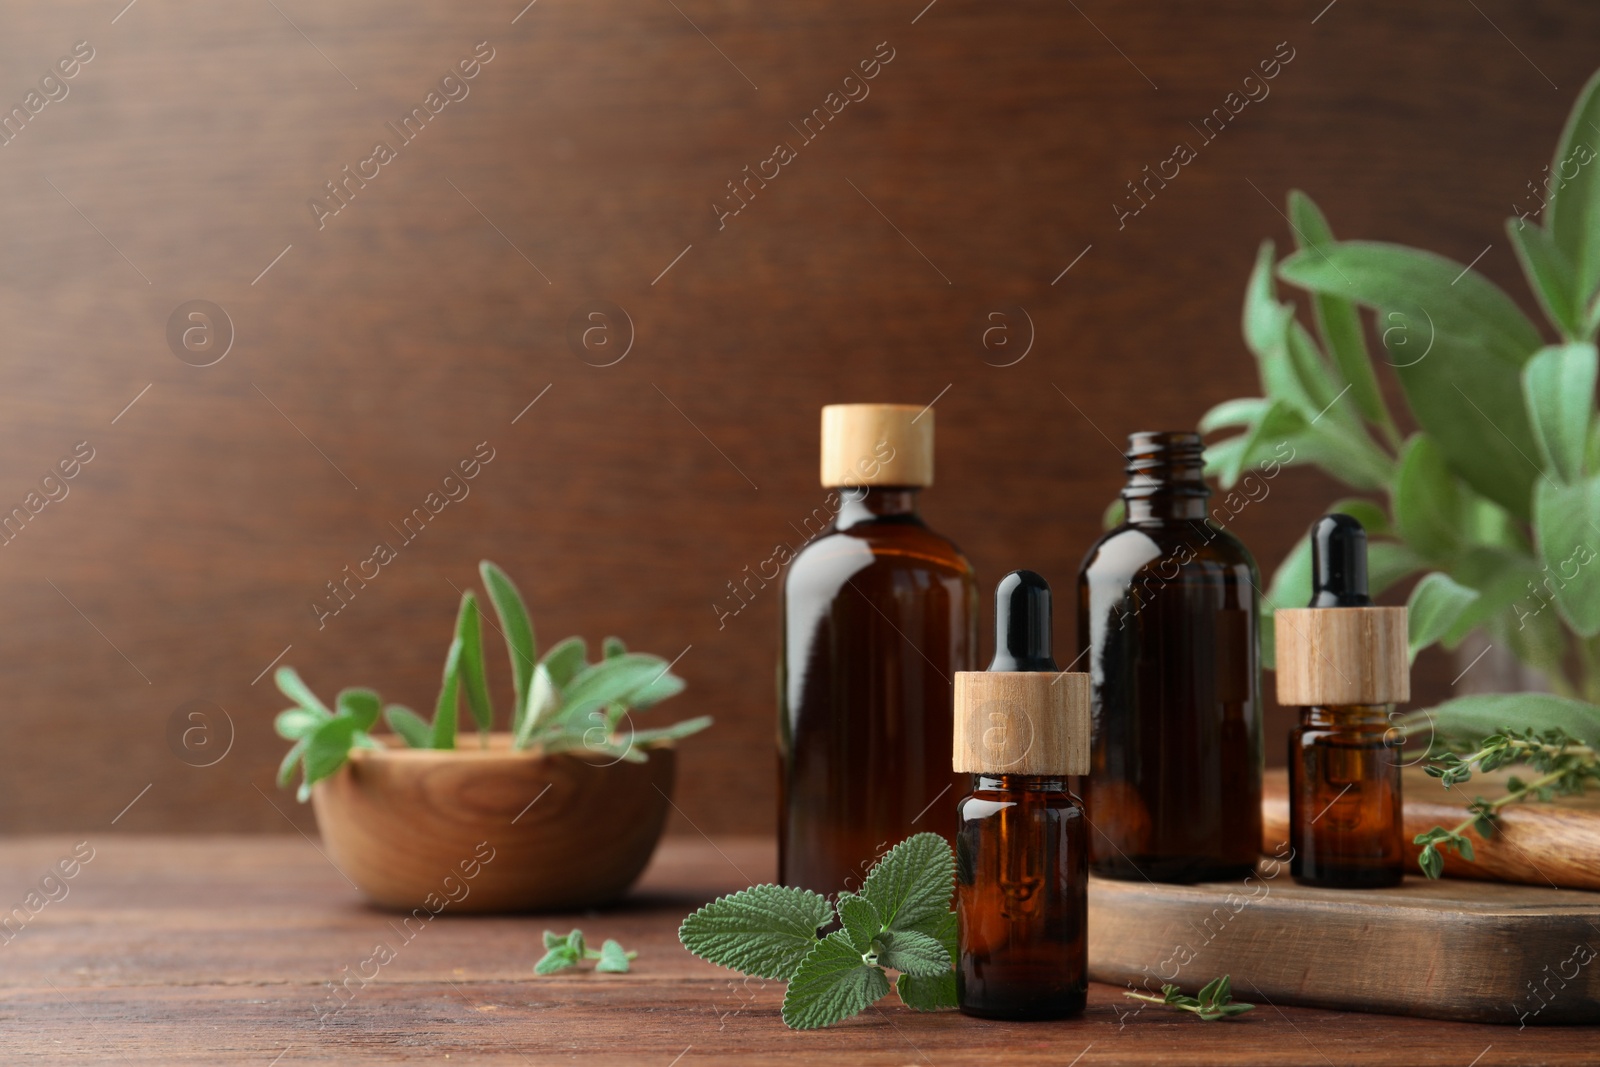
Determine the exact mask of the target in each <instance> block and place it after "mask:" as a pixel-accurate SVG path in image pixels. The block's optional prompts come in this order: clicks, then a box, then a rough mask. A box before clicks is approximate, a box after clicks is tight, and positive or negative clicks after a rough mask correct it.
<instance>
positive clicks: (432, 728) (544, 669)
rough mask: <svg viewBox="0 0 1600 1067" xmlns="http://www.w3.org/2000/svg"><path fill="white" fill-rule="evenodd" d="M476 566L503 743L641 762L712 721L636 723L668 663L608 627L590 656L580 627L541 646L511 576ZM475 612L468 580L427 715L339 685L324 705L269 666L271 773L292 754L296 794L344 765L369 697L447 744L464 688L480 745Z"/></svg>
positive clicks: (282, 773)
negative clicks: (507, 721) (490, 629)
mask: <svg viewBox="0 0 1600 1067" xmlns="http://www.w3.org/2000/svg"><path fill="white" fill-rule="evenodd" d="M478 571H479V574H480V576H481V577H482V579H483V587H484V589H485V590H486V591H487V593H488V596H489V601H490V603H491V604H492V605H493V606H494V611H495V616H496V618H497V619H498V620H499V624H500V625H499V630H500V633H501V635H502V636H503V637H504V638H505V644H506V654H507V655H508V657H509V658H510V661H511V688H512V694H513V706H512V712H511V745H512V747H513V748H514V749H519V750H527V751H533V752H538V753H542V754H545V755H553V754H555V753H560V752H574V751H583V752H586V753H592V754H594V755H596V756H599V757H609V758H610V759H612V760H613V761H615V760H627V761H629V762H633V763H643V762H645V760H646V759H647V758H648V752H649V749H650V748H651V747H652V746H658V745H663V744H670V743H672V742H674V741H677V740H679V739H681V738H684V737H688V736H689V735H690V734H695V733H699V732H700V731H701V730H704V729H705V728H706V727H707V726H710V725H711V717H710V716H708V715H701V716H697V717H695V718H692V719H685V720H683V721H682V722H678V723H675V724H673V725H671V726H664V727H654V728H650V729H636V728H635V727H634V726H633V722H632V713H633V712H635V711H644V710H646V709H648V708H651V707H654V706H655V705H656V704H659V703H661V702H662V701H663V700H666V699H667V698H669V697H673V696H676V695H677V694H678V693H681V692H682V691H683V679H681V678H679V677H678V676H677V675H675V674H673V673H672V672H671V670H670V667H671V665H670V664H669V663H668V662H667V661H666V660H665V659H662V658H661V657H660V656H652V655H649V654H646V653H640V652H629V651H628V649H627V646H625V645H624V644H623V643H622V641H621V640H619V639H618V638H615V637H608V638H606V639H605V641H604V643H603V644H602V646H601V651H602V656H601V658H600V659H599V660H598V661H596V662H592V663H591V662H590V661H589V652H588V645H587V643H586V642H585V641H584V640H583V638H581V637H568V638H566V639H565V640H563V641H558V642H557V643H556V644H555V645H553V646H552V647H551V648H550V649H549V650H548V651H546V652H545V654H544V656H543V657H542V658H540V657H539V656H538V645H537V642H536V639H535V637H534V631H533V622H532V620H531V619H530V617H529V615H528V609H527V605H526V604H525V603H524V601H523V599H522V594H521V592H520V591H518V589H517V587H516V585H515V583H513V582H512V581H511V579H510V577H509V576H507V574H506V573H505V571H503V570H501V569H500V568H499V567H497V566H496V565H495V564H493V563H491V562H489V561H488V560H484V561H483V562H482V563H480V564H479V565H478ZM483 621H484V617H483V614H482V612H481V611H480V610H479V608H478V598H477V596H476V595H475V594H474V593H473V592H472V591H471V590H468V591H467V592H465V593H463V594H462V596H461V607H460V610H459V611H458V612H457V613H456V624H455V630H454V633H453V635H452V638H451V641H450V648H449V651H448V652H447V653H446V655H445V662H444V676H443V680H442V682H441V684H440V688H439V697H438V700H437V701H436V702H435V704H434V712H433V720H432V722H429V721H427V720H425V719H423V718H422V716H420V715H418V714H417V713H416V712H414V711H412V710H411V709H410V708H408V707H406V706H404V705H403V704H390V705H388V706H387V707H383V706H382V702H381V700H380V699H379V697H378V694H377V693H375V692H373V691H372V690H371V689H359V688H358V689H345V690H342V691H341V692H340V693H339V696H338V698H337V699H336V700H335V701H334V708H335V710H332V711H330V710H329V709H328V707H327V705H325V704H323V703H322V701H321V700H320V699H318V698H317V696H316V694H315V693H313V692H312V691H311V689H310V687H309V686H307V685H306V684H305V682H304V681H302V680H301V678H300V676H299V675H298V674H297V673H295V671H294V669H293V668H292V667H280V668H278V670H277V672H276V674H275V675H274V680H275V681H276V682H277V684H278V689H279V690H280V691H281V692H282V693H283V695H284V696H286V697H288V698H289V699H290V700H292V701H294V704H295V706H294V707H292V708H289V709H288V710H286V711H283V712H281V713H279V715H278V718H277V720H276V723H275V726H276V728H277V731H278V735H279V736H280V737H283V738H285V739H286V740H289V741H292V742H294V744H293V746H292V747H291V748H290V749H289V752H288V754H287V755H286V756H284V758H283V763H282V764H281V765H280V766H279V768H278V784H279V785H280V786H284V787H287V786H288V784H289V783H290V781H292V780H293V777H294V770H295V766H296V765H297V764H298V765H299V767H300V769H301V781H300V789H299V792H298V796H299V798H300V800H301V801H305V800H306V799H307V798H308V797H310V795H311V786H312V785H314V784H316V783H317V782H318V781H320V780H321V779H323V778H326V777H328V776H329V775H331V774H333V773H334V772H335V771H337V770H338V769H339V768H340V767H341V766H343V765H344V761H345V760H346V759H347V758H348V757H349V753H350V750H351V749H352V748H379V747H382V745H381V743H380V742H379V741H378V740H376V739H375V738H374V737H373V736H372V729H373V727H374V726H375V725H376V724H377V722H378V718H379V710H380V708H382V717H383V719H384V721H385V722H387V723H388V725H389V728H390V729H391V730H393V731H394V733H395V735H397V736H398V738H399V739H400V740H401V741H403V742H404V743H405V744H406V745H408V746H410V747H411V748H433V749H453V748H455V747H456V728H457V725H458V723H459V720H460V714H461V703H462V700H463V698H464V699H465V702H466V705H467V710H468V712H469V713H470V714H471V716H472V721H473V724H474V725H475V726H476V727H477V730H478V738H479V743H480V744H481V745H487V744H488V735H489V731H490V730H491V729H492V727H493V724H494V706H493V704H492V703H491V701H490V697H489V685H488V678H487V669H486V667H485V664H484V651H483V626H482V624H483Z"/></svg>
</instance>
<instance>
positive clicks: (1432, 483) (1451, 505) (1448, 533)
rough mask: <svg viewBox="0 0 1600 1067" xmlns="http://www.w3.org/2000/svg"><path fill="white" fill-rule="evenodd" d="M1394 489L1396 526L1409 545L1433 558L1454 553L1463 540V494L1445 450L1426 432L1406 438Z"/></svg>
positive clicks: (1449, 555)
mask: <svg viewBox="0 0 1600 1067" xmlns="http://www.w3.org/2000/svg"><path fill="white" fill-rule="evenodd" d="M1391 493H1392V497H1393V506H1394V521H1395V526H1396V527H1397V528H1398V529H1399V530H1400V535H1401V537H1403V538H1404V539H1405V542H1406V543H1407V544H1408V545H1410V546H1411V547H1412V548H1414V549H1416V550H1417V551H1418V552H1420V553H1421V554H1422V555H1423V556H1424V557H1426V558H1428V559H1431V560H1446V559H1449V558H1450V557H1451V556H1452V555H1454V553H1455V552H1456V551H1457V550H1458V549H1459V548H1460V544H1461V514H1462V494H1461V490H1460V488H1459V486H1458V484H1457V482H1456V478H1455V475H1454V474H1453V473H1451V470H1450V466H1449V464H1448V463H1447V462H1446V461H1445V456H1444V452H1443V451H1442V450H1441V449H1440V448H1439V446H1438V445H1437V444H1436V443H1434V441H1433V439H1432V438H1430V437H1429V436H1428V435H1427V434H1425V433H1419V434H1413V435H1412V437H1411V440H1409V441H1407V442H1406V447H1405V451H1404V452H1403V453H1402V454H1401V456H1400V472H1399V474H1398V475H1397V476H1396V477H1395V481H1394V486H1393V488H1392V490H1391Z"/></svg>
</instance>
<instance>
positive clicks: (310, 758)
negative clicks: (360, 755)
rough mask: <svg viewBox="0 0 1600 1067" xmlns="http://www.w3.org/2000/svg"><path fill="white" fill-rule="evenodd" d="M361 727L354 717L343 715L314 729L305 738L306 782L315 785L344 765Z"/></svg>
mask: <svg viewBox="0 0 1600 1067" xmlns="http://www.w3.org/2000/svg"><path fill="white" fill-rule="evenodd" d="M360 730H361V725H360V723H358V722H357V721H356V720H355V718H354V717H352V716H349V715H340V716H338V717H336V718H332V719H329V720H328V721H327V722H325V723H323V724H322V725H321V726H318V727H317V728H316V729H315V730H314V731H312V733H311V735H310V736H309V737H308V738H307V739H306V751H305V783H306V785H315V784H316V783H317V782H320V781H321V780H322V779H324V778H326V777H328V776H329V775H331V774H333V773H334V772H335V771H337V770H338V769H339V768H340V767H342V766H344V761H345V760H346V759H347V758H348V757H349V755H350V746H351V745H353V744H354V743H355V738H356V735H357V734H358V733H359V732H360Z"/></svg>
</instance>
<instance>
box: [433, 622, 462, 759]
mask: <svg viewBox="0 0 1600 1067" xmlns="http://www.w3.org/2000/svg"><path fill="white" fill-rule="evenodd" d="M460 685H461V637H460V635H459V634H458V635H457V636H456V638H455V639H454V640H452V641H451V642H450V650H449V651H448V652H446V653H445V657H444V678H443V681H442V682H441V683H440V686H439V699H438V701H437V702H436V703H435V704H434V707H433V745H432V747H433V748H455V747H456V717H457V716H458V715H459V714H460V701H459V700H458V699H457V696H456V694H457V693H458V692H459V689H460Z"/></svg>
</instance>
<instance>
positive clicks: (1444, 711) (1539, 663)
mask: <svg viewBox="0 0 1600 1067" xmlns="http://www.w3.org/2000/svg"><path fill="white" fill-rule="evenodd" d="M1596 146H1600V74H1597V75H1596V76H1595V77H1593V78H1591V79H1590V81H1589V83H1588V85H1586V86H1585V87H1584V89H1583V91H1582V93H1581V94H1580V95H1579V97H1578V100H1577V103H1576V105H1575V106H1574V108H1573V111H1572V113H1571V114H1570V116H1569V117H1568V119H1567V122H1566V126H1565V128H1564V129H1563V130H1562V133H1561V139H1560V141H1559V143H1558V144H1557V146H1556V151H1555V159H1554V162H1553V163H1552V164H1551V167H1550V176H1549V180H1548V186H1549V199H1548V202H1547V203H1546V204H1545V207H1544V209H1543V213H1542V218H1539V219H1533V218H1529V217H1526V216H1518V217H1515V218H1512V219H1509V220H1507V222H1506V236H1507V238H1508V241H1507V243H1509V245H1510V247H1511V249H1513V250H1514V252H1515V255H1516V257H1517V261H1518V263H1519V264H1520V265H1521V267H1522V272H1523V274H1524V276H1525V278H1526V280H1527V283H1528V287H1529V289H1530V290H1531V291H1532V295H1533V299H1534V302H1535V303H1536V304H1537V305H1538V307H1539V309H1540V311H1541V312H1542V314H1543V316H1544V319H1545V321H1544V322H1543V323H1535V322H1534V321H1533V320H1531V319H1530V318H1529V317H1528V316H1527V315H1525V314H1524V313H1523V312H1522V310H1521V309H1519V308H1518V306H1517V304H1516V303H1515V302H1514V301H1513V300H1512V299H1511V297H1510V296H1508V295H1507V294H1506V293H1505V292H1504V291H1503V290H1501V289H1500V288H1499V287H1498V286H1497V285H1495V284H1494V283H1493V282H1491V281H1490V280H1489V279H1488V278H1486V277H1485V276H1484V275H1482V274H1480V273H1479V272H1477V271H1476V270H1474V269H1472V266H1471V265H1463V264H1461V263H1458V262H1455V261H1454V260H1451V259H1448V258H1446V257H1444V256H1440V255H1436V254H1434V253H1431V252H1425V251H1421V250H1418V249H1414V248H1408V247H1405V246H1402V245H1397V244H1385V243H1380V242H1375V241H1352V240H1339V239H1337V238H1335V237H1334V234H1333V231H1332V229H1331V228H1330V227H1329V225H1328V221H1327V220H1326V219H1325V218H1324V217H1323V214H1322V212H1321V211H1320V210H1319V209H1318V208H1317V206H1316V205H1315V204H1314V203H1312V201H1311V198H1310V197H1308V196H1306V195H1305V194H1304V193H1301V192H1299V191H1294V192H1291V193H1290V194H1289V202H1288V219H1289V222H1290V228H1291V229H1292V231H1293V233H1294V239H1295V246H1296V247H1295V251H1293V252H1292V253H1291V254H1289V255H1288V256H1286V257H1284V258H1283V259H1281V260H1279V259H1277V258H1276V254H1275V252H1274V249H1273V245H1272V242H1270V241H1267V242H1264V243H1263V244H1262V246H1261V250H1260V254H1259V255H1258V257H1257V259H1256V264H1255V269H1254V271H1253V272H1252V273H1251V275H1250V280H1249V283H1248V286H1247V288H1246V293H1245V302H1244V321H1243V328H1244V340H1245V343H1246V345H1247V346H1248V348H1249V349H1250V351H1251V352H1252V353H1253V354H1254V356H1255V358H1256V362H1257V366H1258V370H1259V373H1260V378H1261V385H1262V392H1263V394H1264V395H1263V396H1260V397H1254V398H1248V399H1240V400H1229V401H1226V402H1224V403H1222V404H1219V405H1217V406H1216V407H1215V408H1213V409H1212V410H1211V411H1210V412H1208V413H1207V414H1206V415H1205V417H1204V418H1203V419H1202V420H1201V423H1200V429H1201V431H1202V432H1205V433H1211V432H1214V431H1217V430H1223V429H1237V430H1238V431H1239V432H1238V433H1237V434H1236V435H1234V436H1231V437H1228V438H1227V439H1225V440H1222V441H1220V442H1218V443H1216V444H1213V445H1211V446H1210V447H1209V448H1208V449H1207V469H1208V471H1209V472H1210V473H1213V474H1215V475H1216V476H1217V478H1218V480H1219V482H1220V483H1221V485H1222V487H1223V488H1224V489H1225V490H1231V489H1233V487H1234V486H1235V485H1237V484H1239V483H1240V482H1241V481H1243V480H1245V479H1247V478H1249V477H1250V476H1251V473H1252V471H1253V469H1254V468H1255V467H1256V466H1257V465H1258V464H1264V463H1267V462H1283V452H1282V451H1280V447H1281V446H1283V445H1285V444H1287V446H1288V449H1290V450H1292V451H1291V452H1290V456H1291V458H1290V459H1288V461H1287V463H1288V464H1309V465H1312V466H1316V467H1319V468H1321V469H1322V470H1323V471H1325V472H1327V473H1328V474H1330V475H1332V476H1333V477H1334V478H1335V479H1337V480H1339V481H1341V482H1343V483H1344V484H1345V485H1346V486H1348V487H1349V488H1350V490H1352V491H1353V492H1354V494H1355V495H1354V496H1353V497H1351V498H1348V499H1343V500H1339V501H1337V502H1334V503H1332V504H1330V506H1329V508H1328V510H1330V511H1332V510H1336V511H1343V512H1346V513H1348V514H1350V515H1353V516H1355V517H1356V518H1357V519H1359V520H1360V521H1361V522H1362V524H1363V525H1364V526H1366V528H1367V532H1368V534H1369V537H1370V539H1371V540H1370V546H1371V563H1370V570H1371V579H1372V591H1373V592H1374V593H1380V592H1382V591H1383V590H1384V589H1385V588H1388V587H1390V586H1394V585H1396V584H1397V583H1400V582H1402V581H1405V580H1408V579H1415V580H1416V581H1415V585H1414V586H1413V587H1412V590H1411V593H1410V597H1409V601H1408V605H1409V607H1410V643H1411V653H1412V655H1413V656H1415V655H1416V654H1417V653H1418V652H1419V651H1421V650H1422V649H1424V648H1427V647H1429V646H1430V645H1434V644H1442V645H1443V646H1444V647H1446V648H1454V647H1456V646H1457V645H1458V644H1459V643H1460V642H1461V640H1462V639H1463V638H1465V637H1466V636H1467V635H1468V634H1469V633H1471V632H1473V631H1482V632H1483V633H1484V634H1486V635H1487V638H1488V639H1489V640H1490V641H1491V642H1493V644H1495V645H1497V646H1499V647H1502V648H1505V649H1508V650H1510V652H1511V653H1512V654H1513V655H1514V656H1515V657H1516V658H1517V659H1518V660H1519V661H1520V662H1521V663H1523V664H1525V665H1527V666H1528V667H1530V668H1533V669H1534V670H1536V671H1537V672H1539V674H1541V675H1542V676H1543V677H1545V678H1547V679H1548V680H1549V684H1550V687H1551V688H1552V689H1553V690H1554V691H1555V694H1556V696H1555V697H1550V698H1547V699H1536V698H1535V696H1534V695H1533V694H1528V695H1525V696H1523V697H1519V698H1518V699H1516V700H1512V701H1505V700H1499V701H1495V700H1490V701H1488V702H1486V701H1485V700H1484V699H1483V698H1481V697H1477V696H1469V697H1462V698H1458V699H1456V700H1451V701H1448V702H1446V703H1444V704H1441V705H1439V706H1437V707H1434V708H1431V709H1427V710H1426V712H1425V713H1422V714H1420V715H1418V716H1413V717H1412V718H1411V719H1410V720H1409V721H1411V722H1427V723H1429V724H1431V729H1432V732H1433V742H1434V743H1435V744H1437V745H1439V746H1442V747H1447V748H1449V749H1451V750H1452V751H1455V752H1457V753H1459V754H1470V753H1473V752H1477V751H1481V750H1482V749H1483V748H1484V747H1485V745H1486V741H1485V738H1487V737H1490V736H1491V735H1495V736H1505V737H1511V736H1522V734H1520V733H1519V731H1528V730H1535V731H1539V732H1541V733H1542V732H1543V731H1546V730H1550V729H1559V730H1562V731H1564V732H1565V734H1566V735H1567V736H1569V737H1570V738H1571V739H1573V740H1575V741H1576V742H1578V743H1580V744H1582V745H1586V746H1591V747H1600V418H1597V417H1596V412H1595V384H1596V377H1597V354H1596V347H1595V338H1596V334H1597V333H1600V158H1597V155H1600V153H1597V149H1596ZM1497 247H1498V248H1499V249H1501V250H1502V251H1501V252H1500V254H1502V255H1503V254H1504V252H1503V249H1504V248H1505V247H1506V246H1505V244H1499V243H1497ZM1280 280H1281V281H1284V282H1287V283H1290V284H1292V285H1294V286H1297V287H1299V288H1300V289H1303V290H1304V291H1305V293H1306V298H1305V301H1304V303H1305V305H1306V308H1307V309H1308V310H1309V325H1307V324H1306V323H1305V322H1303V321H1302V319H1303V318H1306V317H1307V316H1306V315H1305V314H1304V312H1303V310H1302V308H1301V307H1300V306H1298V305H1297V304H1295V303H1292V302H1286V301H1284V300H1282V299H1280V297H1279V295H1278V293H1277V290H1276V283H1277V282H1278V281H1280ZM1363 312H1365V313H1367V315H1368V316H1370V322H1371V327H1372V332H1373V334H1375V335H1376V337H1377V339H1378V346H1377V347H1378V350H1379V354H1380V355H1381V357H1382V359H1381V362H1382V363H1383V364H1384V365H1386V366H1387V367H1388V368H1389V371H1388V372H1389V373H1392V374H1393V375H1394V377H1395V378H1396V379H1397V380H1398V383H1399V387H1400V393H1401V394H1402V395H1403V397H1404V399H1405V404H1406V407H1407V409H1408V414H1409V418H1406V419H1404V420H1402V419H1400V418H1397V417H1396V415H1395V414H1394V413H1393V412H1391V411H1390V410H1389V408H1388V406H1387V405H1386V403H1385V401H1384V394H1383V392H1382V390H1381V389H1380V386H1379V377H1378V371H1379V368H1378V367H1377V365H1376V364H1375V361H1374V359H1373V354H1372V352H1370V351H1369V348H1368V344H1367V339H1366V332H1365V326H1364V323H1363V317H1362V316H1363ZM1402 425H1405V426H1409V427H1414V428H1413V429H1411V430H1410V432H1406V431H1405V430H1403V429H1402ZM1274 469H1275V468H1274ZM1234 510H1237V509H1234ZM1310 567H1311V548H1310V543H1309V541H1308V540H1307V539H1306V538H1302V539H1301V540H1300V541H1299V543H1298V544H1296V545H1295V546H1294V548H1293V549H1292V550H1291V551H1290V552H1289V555H1288V557H1287V558H1286V559H1284V561H1283V562H1282V563H1281V564H1280V565H1279V567H1278V568H1277V572H1276V574H1275V575H1274V576H1273V578H1272V582H1271V585H1270V587H1269V588H1268V590H1267V592H1266V597H1265V600H1266V603H1265V605H1264V608H1263V611H1264V613H1270V612H1272V611H1275V610H1276V609H1277V608H1279V607H1299V606H1302V605H1304V604H1305V603H1306V602H1307V601H1308V600H1309V598H1310ZM1262 629H1263V633H1262V643H1263V648H1262V653H1263V659H1264V661H1265V662H1266V663H1267V665H1269V666H1270V665H1271V663H1272V656H1273V644H1274V643H1273V640H1272V628H1271V626H1270V625H1264V626H1263V628H1262ZM1491 708H1492V709H1493V711H1494V716H1495V717H1493V718H1492V719H1489V718H1486V712H1487V711H1489V710H1490V709H1491ZM1536 795H1537V794H1536ZM1419 843H1421V842H1419Z"/></svg>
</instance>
